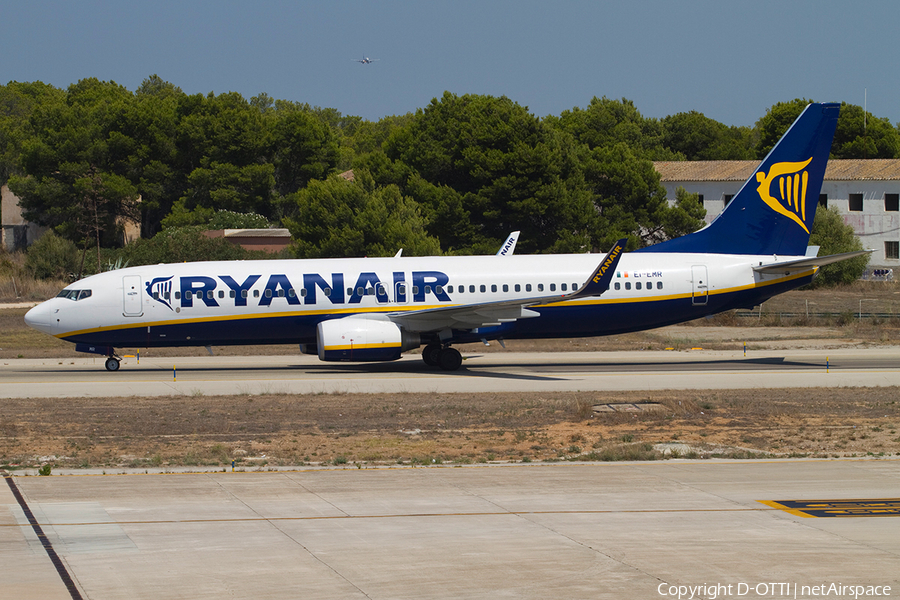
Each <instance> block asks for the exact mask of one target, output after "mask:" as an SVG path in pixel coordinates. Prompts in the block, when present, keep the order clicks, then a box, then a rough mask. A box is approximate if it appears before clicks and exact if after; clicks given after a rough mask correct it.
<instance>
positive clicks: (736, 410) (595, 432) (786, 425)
mask: <svg viewBox="0 0 900 600" xmlns="http://www.w3.org/2000/svg"><path fill="white" fill-rule="evenodd" d="M860 300H862V306H863V309H864V312H865V311H871V312H875V313H881V314H882V315H883V316H880V317H875V318H863V319H858V318H856V316H857V315H856V314H854V309H855V308H856V307H858V306H859V305H860ZM809 306H812V307H820V308H819V312H829V313H830V314H829V316H826V317H816V316H815V315H814V314H813V315H812V316H811V317H809V318H807V317H806V313H805V311H806V308H807V307H809ZM814 312H816V311H811V313H814ZM24 313H25V309H6V310H0V359H3V360H15V359H16V358H20V357H61V358H64V357H70V356H78V355H77V354H76V353H75V352H74V349H73V348H72V345H71V344H68V343H66V342H61V341H59V340H56V339H54V338H51V337H50V336H46V335H43V334H40V333H38V332H33V331H31V330H29V329H28V328H27V327H25V325H24V322H23V321H22V316H23V315H24ZM801 313H802V314H801ZM896 314H900V287H898V286H897V285H896V284H890V285H885V284H875V285H866V286H861V287H860V286H854V287H853V288H848V289H846V290H838V291H835V290H828V291H819V292H804V291H796V292H790V293H788V294H785V295H783V296H780V297H778V298H776V299H773V300H771V301H769V302H767V303H766V304H765V305H764V306H763V307H762V310H761V311H758V312H749V311H744V313H738V314H735V313H729V314H726V315H721V316H718V317H715V318H713V319H700V320H698V321H694V322H691V323H688V324H685V325H679V326H674V327H667V328H663V329H660V330H655V331H650V332H642V333H635V334H627V335H621V336H610V337H606V338H589V339H575V340H568V339H566V340H545V341H519V340H510V341H508V342H507V343H506V346H507V348H508V349H510V350H515V351H520V352H521V351H529V350H542V351H567V350H577V351H604V350H607V351H609V350H640V349H663V348H675V349H681V348H689V347H697V346H700V347H704V348H708V349H735V348H740V347H741V346H742V345H743V344H745V343H746V344H747V345H748V348H750V349H764V348H832V347H846V346H871V345H880V346H884V345H889V346H898V353H900V319H898V318H897V317H895V316H893V315H896ZM460 349H461V350H463V351H466V350H471V351H477V352H479V353H482V352H504V351H507V350H504V349H503V348H502V347H500V345H499V344H497V343H492V345H491V346H490V347H487V348H486V347H484V346H482V345H480V344H479V345H472V346H471V347H469V348H467V347H461V348H460ZM296 351H297V350H296V348H295V347H293V346H278V347H257V346H251V347H235V348H216V353H217V354H222V355H227V354H269V353H279V354H282V353H287V354H292V353H296ZM145 352H151V353H152V354H153V355H154V356H172V355H181V356H184V355H186V354H194V353H205V352H206V350H204V349H202V348H200V349H168V350H152V351H145ZM898 398H900V389H898V388H863V389H847V388H837V389H831V388H820V389H814V390H809V389H801V390H795V389H781V390H765V389H763V390H728V391H667V392H655V393H653V394H647V393H635V392H609V393H563V392H560V393H555V394H537V393H535V394H513V393H510V394H408V393H398V394H390V395H386V394H380V395H379V394H375V395H363V394H359V395H347V394H318V395H310V396H288V395H259V396H247V395H244V396H218V397H213V396H203V395H193V396H177V397H163V398H137V397H130V398H90V399H85V398H71V399H65V400H56V399H40V398H29V399H13V400H3V401H0V468H3V467H6V468H22V467H35V466H40V465H47V464H49V465H52V466H55V467H85V468H87V467H95V468H104V469H118V468H137V469H151V468H152V469H156V468H163V469H164V468H167V467H176V466H197V467H204V468H214V467H221V468H230V465H231V461H232V460H234V461H235V465H236V468H239V469H258V468H263V469H265V468H270V467H273V466H285V465H308V464H317V465H357V466H360V467H362V466H368V465H375V464H407V465H433V464H438V463H460V464H463V463H477V462H493V461H525V462H528V461H560V460H652V459H663V458H667V457H668V458H672V457H682V458H696V459H706V458H716V457H726V458H756V457H798V456H807V457H835V456H897V455H900V434H898V429H900V405H898V404H897V400H898ZM630 403H637V406H636V407H627V406H626V407H623V406H621V405H627V404H630ZM607 405H620V406H618V408H619V410H617V411H611V410H608V408H609V407H608V406H607ZM627 408H631V410H628V409H627ZM641 408H643V410H640V409H641Z"/></svg>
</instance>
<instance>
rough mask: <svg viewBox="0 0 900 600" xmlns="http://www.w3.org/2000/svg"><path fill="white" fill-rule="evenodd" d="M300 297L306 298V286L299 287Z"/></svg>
mask: <svg viewBox="0 0 900 600" xmlns="http://www.w3.org/2000/svg"><path fill="white" fill-rule="evenodd" d="M300 297H301V298H306V288H300Z"/></svg>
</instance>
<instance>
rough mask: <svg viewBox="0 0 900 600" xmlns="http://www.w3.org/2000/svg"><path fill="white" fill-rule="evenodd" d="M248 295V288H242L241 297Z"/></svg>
mask: <svg viewBox="0 0 900 600" xmlns="http://www.w3.org/2000/svg"><path fill="white" fill-rule="evenodd" d="M247 296H249V294H248V293H247V290H241V298H246V297H247Z"/></svg>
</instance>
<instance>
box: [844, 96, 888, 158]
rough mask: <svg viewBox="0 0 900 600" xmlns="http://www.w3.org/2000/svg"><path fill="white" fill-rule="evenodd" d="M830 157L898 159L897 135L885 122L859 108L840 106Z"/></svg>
mask: <svg viewBox="0 0 900 600" xmlns="http://www.w3.org/2000/svg"><path fill="white" fill-rule="evenodd" d="M831 155H832V156H833V157H834V158H898V157H900V132H898V131H897V129H896V128H895V127H894V126H893V125H891V122H890V121H889V120H888V119H879V118H877V117H874V116H872V114H871V113H864V111H863V109H862V107H861V106H855V105H853V104H847V103H846V102H845V103H843V104H841V116H840V117H839V118H838V123H837V129H836V130H835V132H834V142H833V143H832V145H831Z"/></svg>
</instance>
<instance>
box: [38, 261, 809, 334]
mask: <svg viewBox="0 0 900 600" xmlns="http://www.w3.org/2000/svg"><path fill="white" fill-rule="evenodd" d="M817 270H818V267H816V268H813V269H810V270H809V271H804V272H802V273H795V274H793V275H789V276H786V277H780V278H778V279H773V280H771V281H762V282H754V283H750V284H747V285H741V286H736V287H731V288H724V289H719V290H710V291H709V292H708V295H710V296H717V295H721V294H731V293H735V292H741V291H744V290H749V289H754V288H761V287H767V286H770V285H775V284H778V283H784V282H786V281H793V280H795V279H800V278H802V277H808V276H810V275H813V274H815V272H816V271H817ZM692 296H694V294H691V293H683V294H669V295H664V296H656V295H648V296H645V297H640V296H638V297H631V298H608V299H604V298H586V299H580V300H566V301H563V302H552V303H550V304H542V305H540V306H539V307H536V308H544V307H547V308H560V307H566V306H590V305H599V304H633V303H637V302H661V301H666V300H679V299H684V298H691V297H692ZM460 306H465V305H464V304H432V305H422V306H418V305H416V306H409V305H403V306H398V305H396V304H394V305H389V306H373V307H356V308H331V309H317V310H309V311H307V310H294V311H288V312H284V311H282V312H275V313H245V314H239V315H221V316H218V315H216V316H208V317H195V318H186V319H168V320H164V321H152V322H140V323H122V324H120V325H112V326H109V327H94V328H90V329H80V330H76V331H69V332H66V333H57V334H54V337H57V338H67V337H72V336H76V335H86V334H90V333H97V332H100V331H116V330H119V329H134V328H137V327H162V326H165V325H183V324H188V323H215V322H227V321H240V320H245V319H273V318H281V317H298V316H302V317H306V316H315V315H340V314H346V315H351V314H353V315H356V314H360V313H402V312H417V311H421V310H430V309H435V308H455V307H460Z"/></svg>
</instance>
